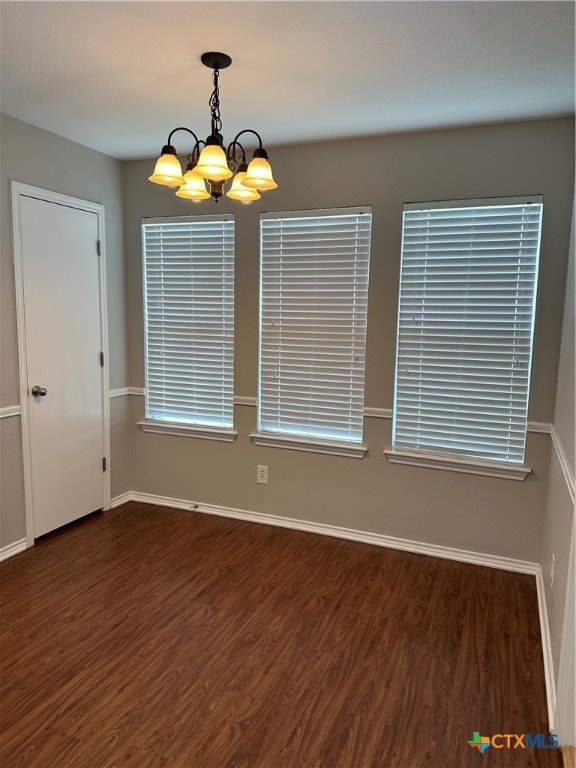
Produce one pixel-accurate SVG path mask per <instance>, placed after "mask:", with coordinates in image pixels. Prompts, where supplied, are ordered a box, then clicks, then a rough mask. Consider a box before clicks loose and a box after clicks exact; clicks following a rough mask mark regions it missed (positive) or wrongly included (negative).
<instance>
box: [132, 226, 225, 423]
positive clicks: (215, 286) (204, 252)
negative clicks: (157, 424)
mask: <svg viewBox="0 0 576 768" xmlns="http://www.w3.org/2000/svg"><path fill="white" fill-rule="evenodd" d="M142 238H143V248H144V293H145V296H144V305H145V329H146V418H147V419H149V420H154V421H164V422H177V423H180V424H188V425H207V426H211V427H216V428H218V427H221V428H231V427H232V424H233V380H234V349H233V334H234V220H233V218H232V216H187V217H174V218H160V219H147V220H145V221H144V223H143V224H142Z"/></svg>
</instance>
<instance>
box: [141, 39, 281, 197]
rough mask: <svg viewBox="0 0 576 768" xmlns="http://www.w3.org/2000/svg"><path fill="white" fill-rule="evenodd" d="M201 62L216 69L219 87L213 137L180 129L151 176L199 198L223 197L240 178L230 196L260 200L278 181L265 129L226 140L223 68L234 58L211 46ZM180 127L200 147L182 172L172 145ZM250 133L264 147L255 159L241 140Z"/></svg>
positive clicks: (212, 102)
mask: <svg viewBox="0 0 576 768" xmlns="http://www.w3.org/2000/svg"><path fill="white" fill-rule="evenodd" d="M201 61H202V63H203V64H204V66H206V67H208V68H209V69H212V70H213V73H214V74H213V84H214V90H213V91H212V95H211V96H210V100H209V102H208V104H209V106H210V117H211V133H210V136H208V137H207V139H206V141H201V140H200V139H198V137H197V136H196V134H195V133H194V131H191V130H190V128H184V127H179V128H174V129H173V130H172V131H171V132H170V134H169V136H168V141H167V142H166V144H165V145H164V147H162V152H161V153H160V157H159V158H158V160H157V161H156V167H155V168H154V173H153V174H152V176H149V177H148V180H149V181H152V182H153V183H154V184H163V185H164V186H168V187H178V188H179V189H178V191H177V192H176V195H177V196H178V197H183V198H186V199H188V200H192V201H193V202H195V203H197V202H200V201H201V200H206V199H208V198H210V197H212V198H213V199H214V200H215V201H216V202H218V199H219V198H220V197H221V196H222V193H223V191H224V185H225V183H226V182H227V181H228V180H229V179H231V178H232V177H234V178H233V180H232V185H231V186H230V189H229V190H228V191H227V192H226V196H227V197H230V198H232V199H233V200H239V201H240V202H241V203H251V202H252V201H253V200H259V199H260V197H261V196H260V192H262V191H267V190H270V189H276V188H277V186H278V184H276V182H275V181H274V179H273V177H272V168H271V167H270V163H269V161H268V153H267V152H266V150H265V149H264V147H263V146H262V139H261V137H260V134H258V133H257V132H256V131H253V130H252V129H251V128H247V129H245V130H243V131H240V133H238V134H237V135H236V137H235V138H234V139H233V140H232V141H231V142H230V144H229V145H228V147H226V146H225V145H224V139H223V136H222V119H221V117H220V89H219V87H218V79H219V77H220V70H221V69H225V68H226V67H229V66H230V64H231V63H232V59H231V58H230V56H228V54H226V53H217V52H214V51H210V52H208V53H203V54H202V56H201ZM178 131H185V132H186V133H189V134H190V135H191V136H192V137H193V138H194V146H193V148H192V152H191V153H190V154H189V155H188V165H187V166H186V173H185V174H182V166H181V165H180V161H179V159H178V155H177V154H176V149H175V147H174V146H173V144H172V136H173V135H174V134H175V133H177V132H178ZM248 133H250V134H252V135H253V136H255V137H256V139H257V140H258V146H257V148H256V149H255V150H254V155H253V158H252V160H251V161H250V163H249V164H248V163H247V162H246V151H245V149H244V147H243V145H242V144H241V143H240V137H241V136H242V135H243V134H248Z"/></svg>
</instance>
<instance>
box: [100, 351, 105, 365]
mask: <svg viewBox="0 0 576 768" xmlns="http://www.w3.org/2000/svg"><path fill="white" fill-rule="evenodd" d="M100 365H101V366H102V368H104V352H100Z"/></svg>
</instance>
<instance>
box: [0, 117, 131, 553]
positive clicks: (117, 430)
mask: <svg viewBox="0 0 576 768" xmlns="http://www.w3.org/2000/svg"><path fill="white" fill-rule="evenodd" d="M0 121H1V122H0V139H1V144H0V168H1V170H0V198H1V206H0V230H1V235H0V286H1V295H0V301H1V305H2V324H1V336H0V343H1V359H0V408H6V407H9V406H15V405H19V404H20V402H19V400H20V393H19V383H18V357H17V336H16V304H15V292H14V260H13V254H12V242H11V229H12V224H11V189H10V182H11V181H20V182H23V183H25V184H30V185H33V186H36V187H41V188H43V189H47V190H52V191H55V192H60V193H62V194H66V195H71V196H73V197H79V198H82V199H85V200H91V201H94V202H97V203H103V204H104V206H105V226H106V245H107V252H106V256H107V259H106V272H107V293H108V322H109V336H110V361H109V363H110V364H109V376H110V385H111V386H112V387H120V386H124V385H125V384H126V383H127V379H128V374H127V354H126V317H125V311H126V307H125V285H124V258H123V254H124V243H123V225H122V174H123V163H121V162H119V161H118V160H114V159H113V158H110V157H107V156H106V155H103V154H101V153H99V152H95V151H94V150H91V149H87V148H86V147H83V146H81V145H80V144H76V143H74V142H72V141H68V140H67V139H63V138H61V137H60V136H56V135H54V134H53V133H49V132H47V131H43V130H41V129H39V128H35V127H34V126H31V125H28V124H27V123H23V122H21V121H19V120H15V119H14V118H12V117H8V116H7V115H1V116H0ZM111 410H112V422H113V424H114V432H113V434H114V435H115V437H116V438H121V437H122V435H124V434H125V435H127V431H126V427H125V425H124V426H123V425H122V424H121V419H122V410H121V408H119V407H118V406H117V405H116V404H115V403H114V402H113V403H112V409H111ZM119 412H120V415H119ZM20 431H21V426H20V418H19V417H18V416H15V417H10V418H5V419H0V449H1V451H2V455H1V474H0V480H1V485H0V547H3V546H6V545H7V544H10V543H12V542H14V541H18V540H20V539H22V538H24V537H25V535H26V526H25V512H24V490H23V475H22V447H21V434H20ZM125 445H126V441H124V443H123V442H122V440H120V441H118V440H116V443H115V445H114V454H115V456H116V458H117V461H116V462H115V463H116V467H117V469H118V471H117V472H115V474H114V478H113V488H112V492H113V494H118V493H121V492H123V491H126V490H128V488H129V482H130V479H129V471H128V467H127V463H126V461H125V460H124V459H123V453H124V451H125ZM115 456H113V457H112V458H113V459H114V458H115Z"/></svg>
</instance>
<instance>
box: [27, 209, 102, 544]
mask: <svg viewBox="0 0 576 768" xmlns="http://www.w3.org/2000/svg"><path fill="white" fill-rule="evenodd" d="M15 211H16V214H15V222H14V224H15V230H17V237H15V246H16V247H15V250H18V251H19V261H20V264H19V266H20V271H21V294H22V295H21V301H22V304H23V307H22V310H23V313H22V312H20V313H19V315H20V317H19V321H20V322H19V325H21V324H23V325H24V329H19V330H20V335H22V330H23V332H24V333H23V337H24V338H23V339H21V342H22V343H21V344H20V354H21V356H22V355H24V356H25V369H24V370H23V366H22V361H21V364H20V371H21V375H24V376H25V379H26V381H25V382H21V392H22V394H23V397H25V398H26V407H25V408H23V409H22V413H23V417H24V415H25V414H26V411H27V418H25V419H24V418H23V428H24V430H25V431H26V430H27V434H25V436H24V437H25V439H24V441H23V442H24V447H25V450H28V451H29V469H28V483H27V485H28V496H29V498H28V499H27V504H28V505H29V506H31V510H29V514H28V519H29V520H31V522H32V528H33V531H32V535H33V537H34V538H36V537H38V536H41V535H42V534H45V533H47V532H48V531H52V530H54V529H55V528H58V527H60V526H61V525H64V524H66V523H69V522H71V521H72V520H75V519H77V518H79V517H82V516H83V515H86V514H88V513H90V512H93V511H95V510H97V509H101V508H103V507H104V506H105V495H106V494H105V488H106V486H105V482H104V475H103V472H104V469H105V467H104V465H103V457H104V456H105V439H104V418H103V394H104V392H103V386H104V377H103V375H102V358H101V352H102V351H103V343H102V336H103V334H102V323H101V296H100V291H101V285H100V280H101V272H100V265H99V256H98V248H99V244H98V240H99V216H98V213H96V212H94V211H90V210H82V209H80V208H76V207H71V206H68V205H62V204H57V203H55V202H49V201H46V200H44V199H37V198H34V197H29V196H26V195H22V194H20V195H19V196H18V203H17V205H15ZM22 314H23V316H22ZM25 422H27V424H26V423H25ZM25 464H26V457H25Z"/></svg>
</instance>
